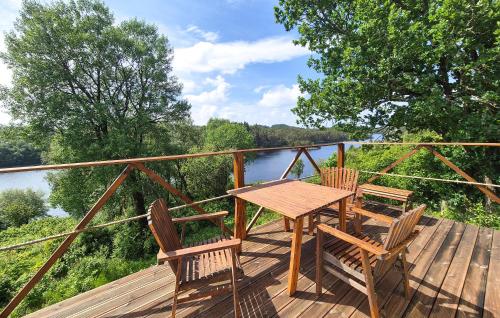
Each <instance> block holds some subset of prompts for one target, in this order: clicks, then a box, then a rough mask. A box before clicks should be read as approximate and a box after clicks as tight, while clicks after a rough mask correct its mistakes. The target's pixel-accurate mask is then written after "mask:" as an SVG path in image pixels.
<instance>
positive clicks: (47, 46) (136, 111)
mask: <svg viewBox="0 0 500 318" xmlns="http://www.w3.org/2000/svg"><path fill="white" fill-rule="evenodd" d="M5 43H6V47H7V51H6V53H5V54H3V55H2V58H3V60H4V61H5V62H6V63H7V64H8V66H9V67H10V68H11V69H12V71H13V82H12V87H11V88H5V87H4V88H3V90H2V97H3V100H4V104H5V105H7V107H8V109H9V111H10V113H11V114H12V115H13V116H14V118H16V119H19V120H21V121H23V122H24V123H26V124H27V125H28V126H29V128H30V130H31V135H32V136H33V139H34V140H35V141H37V142H38V143H40V144H42V145H44V146H45V147H46V149H48V151H47V154H46V155H45V159H46V161H48V162H49V163H63V162H64V163H67V162H78V161H94V160H108V159H117V158H127V157H128V158H130V157H139V156H148V155H154V154H156V155H157V154H168V153H175V152H178V151H180V149H184V148H183V147H185V146H182V145H180V144H177V145H174V143H173V142H172V140H171V139H170V136H172V134H173V133H172V131H173V130H174V129H175V127H176V125H184V124H185V123H186V122H187V123H190V119H189V109H190V106H189V104H188V103H187V102H186V101H185V100H182V99H180V94H181V85H180V84H179V83H178V82H177V79H176V77H175V76H173V75H172V64H171V62H172V58H173V52H172V48H171V47H170V45H169V42H168V40H167V38H166V37H165V36H163V35H160V34H159V33H158V30H157V28H156V27H155V26H153V25H149V24H146V23H145V22H142V21H138V20H136V19H131V20H126V21H123V22H121V23H119V24H116V23H115V21H114V18H113V15H112V14H111V13H110V11H109V9H108V8H107V7H105V5H104V4H103V3H101V2H99V1H96V0H78V1H69V2H63V1H57V2H53V3H50V4H47V5H43V4H40V3H37V2H36V1H29V0H28V1H25V2H23V6H22V9H21V13H20V16H19V18H18V19H17V20H16V23H15V29H14V31H12V32H10V33H8V34H7V35H6V37H5ZM172 167H173V164H163V165H161V166H158V167H157V168H158V170H160V171H159V172H161V173H163V174H164V175H166V176H169V175H170V174H171V173H172V169H173V168H172ZM120 169H123V168H122V167H113V168H96V169H79V170H69V171H64V172H60V173H56V174H52V176H51V177H50V182H51V184H52V185H53V192H52V195H51V202H52V203H53V204H55V205H60V206H62V207H63V208H64V209H65V210H66V211H68V212H69V213H70V214H72V215H74V216H81V215H82V214H83V213H84V212H85V211H86V210H87V209H88V208H89V207H90V206H91V204H92V203H93V202H95V200H96V199H97V197H98V196H99V195H100V193H102V192H103V191H104V189H105V188H106V186H107V185H108V184H109V181H110V180H112V179H113V178H114V176H116V175H117V174H118V172H119V171H120ZM143 178H144V177H143V176H140V175H139V174H138V173H133V174H132V175H131V176H130V177H129V180H128V181H127V182H126V183H125V186H124V187H123V188H121V190H120V191H121V193H120V195H121V196H122V199H121V200H117V199H113V200H112V201H111V202H110V205H111V209H109V211H114V212H112V213H115V214H116V213H118V214H119V213H124V212H123V211H130V210H127V209H126V208H127V207H128V206H129V205H131V206H133V209H132V210H131V211H135V213H139V214H142V213H145V212H146V211H145V204H146V203H147V202H146V201H147V198H146V194H147V190H146V189H148V188H147V187H146V186H145V184H144V183H145V181H144V180H143ZM75 185H78V191H75V189H76V188H75ZM124 197H125V198H124ZM126 198H128V199H126ZM110 213H111V212H110Z"/></svg>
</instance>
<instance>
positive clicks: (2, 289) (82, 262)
mask: <svg viewBox="0 0 500 318" xmlns="http://www.w3.org/2000/svg"><path fill="white" fill-rule="evenodd" d="M75 225H76V222H75V220H74V219H72V218H70V217H65V218H54V217H47V218H43V219H39V220H35V221H33V222H30V223H29V224H26V225H22V226H20V227H11V228H9V229H7V230H4V231H0V242H2V246H7V245H13V244H18V243H22V242H25V241H29V240H33V239H37V238H40V237H45V236H50V235H54V234H58V233H62V232H67V231H70V230H71V229H72V228H74V226H75ZM125 229H126V228H125ZM123 230H124V227H120V226H116V227H111V228H106V229H100V230H98V231H92V232H86V233H82V234H80V235H79V237H78V238H77V240H76V241H75V243H73V245H72V246H71V248H70V249H69V251H68V252H67V253H66V254H65V255H64V256H63V258H62V259H61V260H60V261H58V262H57V263H56V265H55V266H54V267H53V268H52V269H51V270H50V271H49V273H48V274H47V275H46V276H45V277H44V278H43V279H42V281H41V282H40V283H39V284H38V285H37V286H36V287H35V289H34V290H33V291H32V292H31V293H30V294H29V295H28V297H27V298H26V300H24V301H23V302H22V303H21V305H20V306H19V308H18V309H16V311H15V313H14V315H13V316H14V317H19V316H21V315H25V314H27V313H29V312H32V311H34V310H37V309H40V308H41V307H43V306H47V305H49V304H53V303H56V302H59V301H62V300H64V299H66V298H69V297H71V296H75V295H77V294H79V293H82V292H84V291H87V290H90V289H93V288H96V287H98V286H100V285H103V284H106V283H108V282H111V281H113V280H116V279H118V278H121V277H123V276H126V275H130V274H132V273H134V272H137V271H138V270H140V269H143V268H146V267H148V266H150V265H151V264H153V263H154V261H155V256H154V255H155V253H156V251H157V250H156V247H155V250H154V252H150V253H149V254H144V255H141V257H140V259H135V260H130V259H126V258H122V257H118V256H115V255H112V252H111V251H112V246H113V245H114V244H115V242H113V238H114V237H119V235H120V234H121V232H122V231H123ZM129 233H130V232H129ZM141 240H142V238H141ZM60 242H61V240H53V241H47V242H43V243H40V244H35V245H32V246H29V247H26V248H22V249H19V250H15V251H9V252H2V257H0V308H1V307H3V306H4V305H6V304H7V302H8V301H9V300H10V299H11V298H12V297H13V296H14V294H15V293H16V292H17V291H18V290H19V289H20V288H21V287H22V286H23V285H24V284H25V283H26V282H27V280H28V279H29V278H30V277H31V276H32V275H33V274H34V273H35V271H36V270H38V268H39V267H40V265H41V264H43V263H44V262H45V261H46V260H47V258H48V257H49V256H50V254H51V253H52V252H53V251H54V249H55V248H56V247H57V245H58V244H59V243H60ZM142 242H144V240H142ZM150 250H152V249H150Z"/></svg>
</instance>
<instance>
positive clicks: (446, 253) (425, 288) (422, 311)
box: [404, 223, 465, 317]
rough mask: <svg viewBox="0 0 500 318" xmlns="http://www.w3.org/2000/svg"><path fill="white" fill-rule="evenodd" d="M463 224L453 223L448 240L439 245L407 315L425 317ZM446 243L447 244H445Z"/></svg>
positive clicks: (443, 276)
mask: <svg viewBox="0 0 500 318" xmlns="http://www.w3.org/2000/svg"><path fill="white" fill-rule="evenodd" d="M464 230H465V224H463V223H455V224H453V228H452V229H451V230H450V233H449V234H448V238H449V241H445V242H444V243H443V245H441V247H440V249H439V251H438V253H437V255H436V257H435V258H434V261H433V262H432V264H431V266H430V268H429V270H428V271H427V273H426V274H425V277H424V279H423V281H422V282H421V283H420V286H419V287H418V290H417V291H416V293H415V295H414V296H413V299H412V300H411V302H410V304H408V307H407V309H406V312H405V314H404V315H405V316H408V317H427V316H428V315H429V312H430V311H431V309H432V305H433V304H434V300H435V299H436V296H437V294H438V293H439V290H440V288H441V284H442V283H443V281H444V279H445V276H446V273H447V271H448V268H449V266H450V263H451V261H452V259H453V257H454V256H455V252H456V250H457V248H458V245H459V244H460V241H461V240H462V235H463V233H464ZM448 238H447V240H448ZM445 243H447V244H445Z"/></svg>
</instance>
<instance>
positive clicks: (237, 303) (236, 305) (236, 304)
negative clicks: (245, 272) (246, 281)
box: [231, 249, 241, 318]
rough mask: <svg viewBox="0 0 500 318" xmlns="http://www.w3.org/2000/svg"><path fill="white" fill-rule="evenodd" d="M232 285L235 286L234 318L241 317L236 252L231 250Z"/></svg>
mask: <svg viewBox="0 0 500 318" xmlns="http://www.w3.org/2000/svg"><path fill="white" fill-rule="evenodd" d="M231 258H232V259H231V284H232V286H233V303H234V317H237V318H238V317H241V311H240V301H239V297H238V285H237V281H236V270H237V269H236V251H235V250H234V249H232V250H231Z"/></svg>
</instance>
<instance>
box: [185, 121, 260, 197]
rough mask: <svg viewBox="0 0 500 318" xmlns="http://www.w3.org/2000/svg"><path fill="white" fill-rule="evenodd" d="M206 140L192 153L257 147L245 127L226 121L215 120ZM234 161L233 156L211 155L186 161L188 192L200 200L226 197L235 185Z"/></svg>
mask: <svg viewBox="0 0 500 318" xmlns="http://www.w3.org/2000/svg"><path fill="white" fill-rule="evenodd" d="M202 139H203V141H204V143H203V145H202V146H201V147H193V148H192V149H191V150H190V152H191V153H197V152H210V151H221V150H228V149H245V148H254V147H255V143H254V139H253V137H252V135H251V133H250V132H249V131H248V130H247V128H246V127H245V125H243V124H240V123H232V122H230V121H228V120H223V119H211V120H210V121H209V122H208V123H207V126H206V128H205V130H204V136H203V138H202ZM232 160H233V158H232V157H231V156H211V157H202V158H195V159H189V160H187V161H185V162H184V163H183V164H182V168H181V172H182V174H183V179H184V180H185V182H186V185H187V190H188V193H189V194H190V195H191V196H192V197H194V198H197V199H207V198H209V197H212V196H217V195H222V194H224V193H225V192H226V190H227V189H228V185H229V184H230V182H231V180H230V178H229V177H230V176H231V173H232V170H233V166H232Z"/></svg>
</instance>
